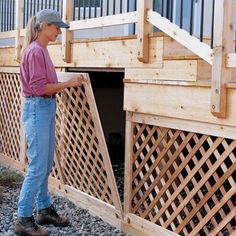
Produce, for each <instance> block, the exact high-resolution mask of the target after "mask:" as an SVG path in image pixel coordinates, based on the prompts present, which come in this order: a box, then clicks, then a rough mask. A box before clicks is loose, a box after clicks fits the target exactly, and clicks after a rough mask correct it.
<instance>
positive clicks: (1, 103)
mask: <svg viewBox="0 0 236 236" xmlns="http://www.w3.org/2000/svg"><path fill="white" fill-rule="evenodd" d="M20 119H21V88H20V81H19V75H18V74H14V73H0V153H1V154H3V155H5V156H8V157H10V158H12V159H14V160H15V161H17V162H19V161H20V158H19V154H20V130H21V128H20V124H21V123H20Z"/></svg>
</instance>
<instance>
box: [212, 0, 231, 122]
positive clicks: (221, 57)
mask: <svg viewBox="0 0 236 236" xmlns="http://www.w3.org/2000/svg"><path fill="white" fill-rule="evenodd" d="M215 13H216V15H217V17H215V20H214V29H215V30H214V48H213V52H214V57H213V63H212V89H211V112H212V114H213V115H214V116H216V117H222V118H224V117H226V105H227V101H226V96H227V95H226V91H227V90H226V88H225V84H226V83H227V82H229V79H230V78H231V70H230V69H229V68H226V58H227V53H230V52H232V50H233V27H232V25H233V22H232V21H233V2H232V0H216V1H215Z"/></svg>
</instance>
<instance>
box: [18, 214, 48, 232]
mask: <svg viewBox="0 0 236 236" xmlns="http://www.w3.org/2000/svg"><path fill="white" fill-rule="evenodd" d="M15 234H16V235H18V236H40V235H41V236H47V235H49V232H48V231H47V229H45V228H42V227H40V226H38V225H37V224H36V223H35V221H34V217H33V216H31V217H18V219H17V221H16V225H15Z"/></svg>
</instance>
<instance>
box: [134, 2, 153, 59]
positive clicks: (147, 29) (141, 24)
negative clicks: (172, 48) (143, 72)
mask: <svg viewBox="0 0 236 236" xmlns="http://www.w3.org/2000/svg"><path fill="white" fill-rule="evenodd" d="M152 2H153V1H152V0H138V8H137V9H138V10H137V11H138V33H137V40H138V60H139V61H141V62H144V63H148V61H149V43H148V41H149V39H148V38H149V37H148V36H149V34H150V33H152V25H151V24H150V23H149V22H148V21H147V11H148V9H152Z"/></svg>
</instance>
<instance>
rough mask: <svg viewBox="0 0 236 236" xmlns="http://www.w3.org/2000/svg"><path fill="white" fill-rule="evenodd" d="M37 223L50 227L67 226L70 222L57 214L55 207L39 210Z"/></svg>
mask: <svg viewBox="0 0 236 236" xmlns="http://www.w3.org/2000/svg"><path fill="white" fill-rule="evenodd" d="M36 222H37V223H38V224H40V225H49V224H52V225H54V226H62V227H64V226H67V225H69V223H70V221H69V219H68V218H66V217H65V216H60V215H58V214H57V212H56V210H55V208H54V207H53V205H51V206H50V207H48V208H45V209H39V210H38V214H37V218H36Z"/></svg>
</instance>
